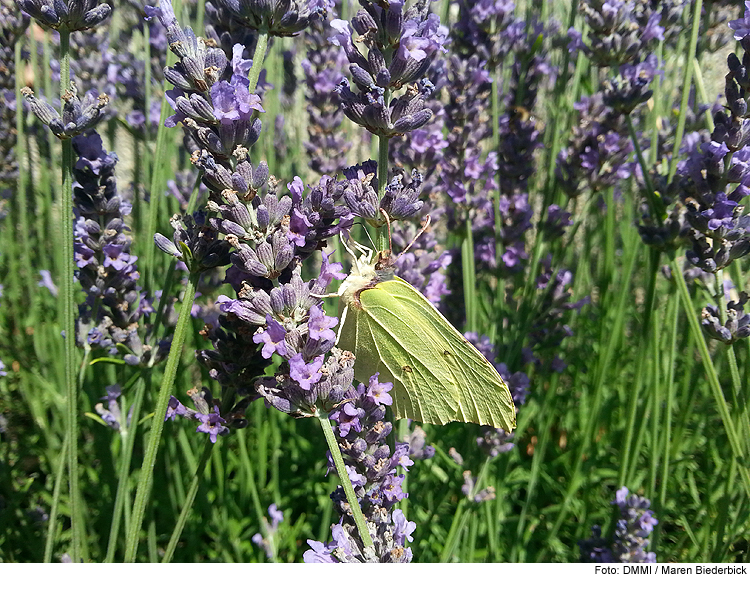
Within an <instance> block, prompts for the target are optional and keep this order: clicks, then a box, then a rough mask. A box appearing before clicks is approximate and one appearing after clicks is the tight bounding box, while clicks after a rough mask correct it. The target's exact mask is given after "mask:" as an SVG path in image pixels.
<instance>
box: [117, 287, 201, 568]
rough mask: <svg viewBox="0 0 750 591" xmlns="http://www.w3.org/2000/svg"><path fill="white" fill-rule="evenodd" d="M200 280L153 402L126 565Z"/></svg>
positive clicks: (188, 291)
mask: <svg viewBox="0 0 750 591" xmlns="http://www.w3.org/2000/svg"><path fill="white" fill-rule="evenodd" d="M199 278H200V274H199V273H191V274H190V276H189V277H188V282H187V286H186V287H185V295H184V297H183V299H182V306H181V308H180V316H179V318H178V319H177V327H176V328H175V331H174V337H173V339H172V345H171V346H170V348H169V357H168V358H167V364H166V367H165V368H164V377H163V379H162V382H161V388H160V390H159V396H158V398H157V399H156V408H155V409H154V416H153V418H152V419H151V434H150V437H149V439H148V446H147V447H146V453H145V455H144V456H143V465H142V467H141V474H140V480H139V481H138V490H137V491H136V495H135V503H134V504H133V514H132V517H131V522H130V529H129V531H128V538H127V543H126V550H125V562H134V561H135V552H136V550H137V549H138V534H139V533H140V530H141V524H142V523H143V516H144V514H145V512H146V501H147V500H148V496H149V493H150V492H151V483H152V482H153V479H154V466H155V464H156V452H157V451H158V449H159V442H160V440H161V433H162V430H163V429H164V417H165V416H166V414H167V406H168V404H169V397H170V395H171V393H172V388H173V387H174V380H175V376H176V375H177V367H178V366H179V364H180V357H181V356H182V347H183V345H184V343H185V337H186V336H187V332H188V326H189V325H190V309H191V308H192V305H193V300H194V299H195V289H196V286H197V285H198V279H199Z"/></svg>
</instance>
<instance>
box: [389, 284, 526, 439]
mask: <svg viewBox="0 0 750 591" xmlns="http://www.w3.org/2000/svg"><path fill="white" fill-rule="evenodd" d="M378 288H380V289H383V290H385V291H387V292H388V293H389V294H391V295H392V296H393V298H394V300H396V301H397V302H399V303H400V304H401V307H402V308H408V309H409V310H411V311H412V314H413V315H415V316H419V318H420V320H421V321H422V324H423V325H424V324H429V326H430V330H429V331H427V330H426V331H425V334H426V335H429V336H430V338H431V340H432V349H433V350H435V349H436V350H438V351H439V353H440V356H441V357H442V359H440V363H441V364H444V366H445V367H446V368H447V369H448V370H449V371H450V373H452V374H453V380H451V381H452V382H454V383H455V384H457V386H458V388H457V390H456V392H457V396H458V398H457V401H458V414H457V416H456V417H454V418H453V419H452V420H457V421H464V422H472V423H479V424H482V425H492V426H493V427H501V428H503V429H505V430H506V431H511V430H512V429H513V428H514V427H515V423H516V421H515V406H514V404H513V398H512V397H511V395H510V391H509V390H508V386H507V385H506V384H505V382H504V381H503V379H502V378H501V377H500V375H499V374H498V373H497V370H496V369H495V368H494V367H493V366H492V364H491V363H490V362H489V361H487V359H485V357H484V356H483V355H482V354H481V353H480V352H479V351H478V350H477V349H476V348H475V347H474V346H473V345H472V344H471V343H469V341H467V340H466V338H465V337H464V336H463V335H462V334H461V333H459V332H458V331H457V330H456V329H455V328H453V325H451V324H450V322H448V320H447V319H446V318H445V317H444V316H443V315H442V314H440V312H439V311H438V310H437V309H436V308H435V307H434V306H433V305H432V304H431V303H430V302H429V300H427V298H425V297H424V295H422V294H421V293H420V292H419V291H417V290H416V289H415V288H414V287H412V286H411V285H409V284H408V283H407V282H405V281H403V280H402V279H400V278H396V279H394V280H393V281H387V282H385V283H382V284H380V285H378ZM417 312H418V314H417Z"/></svg>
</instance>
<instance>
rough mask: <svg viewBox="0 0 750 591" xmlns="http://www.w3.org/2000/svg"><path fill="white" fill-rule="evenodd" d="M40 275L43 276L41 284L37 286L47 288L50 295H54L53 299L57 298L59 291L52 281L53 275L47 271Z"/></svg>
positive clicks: (40, 272)
mask: <svg viewBox="0 0 750 591" xmlns="http://www.w3.org/2000/svg"><path fill="white" fill-rule="evenodd" d="M39 275H41V276H42V278H41V280H40V281H39V283H37V285H38V286H39V287H46V288H47V289H48V290H49V292H50V294H52V297H54V298H56V297H57V291H58V290H57V285H55V282H54V281H52V275H51V273H50V272H49V271H47V270H46V269H43V270H41V271H39Z"/></svg>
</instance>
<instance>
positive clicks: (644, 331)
mask: <svg viewBox="0 0 750 591" xmlns="http://www.w3.org/2000/svg"><path fill="white" fill-rule="evenodd" d="M649 254H650V257H649V262H650V265H649V282H648V288H647V291H646V303H645V308H644V317H643V324H642V325H641V335H640V346H639V347H638V357H637V362H636V363H637V364H636V370H635V380H636V381H635V388H634V389H633V392H634V394H635V395H633V396H630V400H629V401H628V415H627V416H628V423H627V428H626V431H625V443H624V445H623V446H622V455H621V457H620V467H619V472H618V475H617V485H618V488H619V487H623V486H625V483H626V482H628V480H629V479H628V466H629V464H630V454H631V452H632V449H633V435H634V433H635V424H636V419H637V416H638V402H639V396H638V394H639V393H640V391H641V384H642V382H643V368H644V367H645V365H646V360H647V357H648V339H649V336H650V333H651V318H652V316H653V310H654V302H655V300H656V280H657V277H658V273H659V259H660V255H661V253H660V252H659V251H658V250H653V249H652V250H650V253H649Z"/></svg>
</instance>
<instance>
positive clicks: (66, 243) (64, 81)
mask: <svg viewBox="0 0 750 591" xmlns="http://www.w3.org/2000/svg"><path fill="white" fill-rule="evenodd" d="M69 91H70V31H68V30H67V29H66V28H64V27H62V28H61V29H60V104H61V105H63V104H65V99H64V98H63V97H66V96H67V93H68V92H69ZM61 197H62V198H61V202H60V210H61V217H62V229H61V232H62V249H61V250H62V261H63V264H62V268H61V269H60V274H61V278H60V284H61V292H62V301H63V318H62V328H63V331H64V332H65V339H64V341H65V344H64V346H65V393H66V398H67V401H68V404H67V432H68V438H69V441H68V484H69V486H70V513H71V515H70V523H71V534H72V536H71V551H70V555H71V558H72V560H73V562H78V560H79V558H80V557H81V526H82V522H81V519H82V515H81V505H80V498H79V490H78V388H77V386H76V371H75V368H76V366H77V364H76V349H75V347H76V339H75V334H76V332H75V292H74V289H75V285H74V283H73V145H72V141H71V140H70V139H69V138H68V139H63V140H62V195H61Z"/></svg>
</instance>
